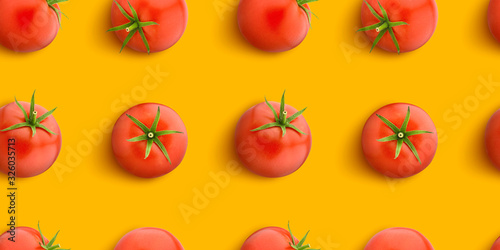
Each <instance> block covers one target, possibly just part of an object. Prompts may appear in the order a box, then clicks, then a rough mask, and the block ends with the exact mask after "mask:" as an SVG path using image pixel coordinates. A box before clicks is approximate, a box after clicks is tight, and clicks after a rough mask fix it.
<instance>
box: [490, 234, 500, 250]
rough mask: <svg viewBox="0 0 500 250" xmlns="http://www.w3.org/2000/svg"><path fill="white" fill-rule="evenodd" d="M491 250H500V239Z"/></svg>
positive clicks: (499, 238)
mask: <svg viewBox="0 0 500 250" xmlns="http://www.w3.org/2000/svg"><path fill="white" fill-rule="evenodd" d="M491 250H500V237H498V239H497V240H496V241H495V243H493V246H492V247H491Z"/></svg>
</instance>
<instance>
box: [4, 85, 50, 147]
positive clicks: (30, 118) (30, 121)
mask: <svg viewBox="0 0 500 250" xmlns="http://www.w3.org/2000/svg"><path fill="white" fill-rule="evenodd" d="M35 92H36V91H35ZM35 92H33V95H32V96H31V104H30V113H29V115H28V114H27V113H26V110H25V109H24V107H23V106H22V105H21V104H20V103H19V102H18V101H17V99H16V98H15V97H14V100H16V104H17V106H18V107H19V108H20V109H21V110H22V111H23V115H24V120H25V121H24V122H22V123H18V124H15V125H12V126H10V127H8V128H6V129H2V130H0V132H5V131H10V130H14V129H18V128H22V127H30V128H31V131H32V135H31V136H32V137H34V136H35V134H36V129H37V128H41V129H43V130H45V131H47V132H48V133H51V134H53V135H56V133H54V132H52V131H51V130H50V129H48V128H47V127H45V125H43V124H41V122H42V121H43V120H45V119H47V117H49V116H50V115H52V113H54V111H55V110H56V108H54V109H52V110H51V111H49V112H47V113H45V114H43V115H42V116H40V117H38V118H37V117H36V116H37V114H38V113H37V111H36V110H35Z"/></svg>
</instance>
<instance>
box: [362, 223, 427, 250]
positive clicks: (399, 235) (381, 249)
mask: <svg viewBox="0 0 500 250" xmlns="http://www.w3.org/2000/svg"><path fill="white" fill-rule="evenodd" d="M433 249H434V247H432V245H431V243H430V242H429V240H428V239H427V238H425V236H424V235H422V234H421V233H420V232H418V231H417V230H414V229H411V228H404V227H393V228H388V229H385V230H382V231H380V232H379V233H377V234H376V235H375V236H373V237H372V238H371V239H370V241H369V242H368V244H366V246H365V250H433Z"/></svg>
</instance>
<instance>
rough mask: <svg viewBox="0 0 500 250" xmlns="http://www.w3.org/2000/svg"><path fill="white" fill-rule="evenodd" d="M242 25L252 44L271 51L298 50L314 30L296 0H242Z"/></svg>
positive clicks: (240, 16) (239, 7) (239, 19)
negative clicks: (297, 47)
mask: <svg viewBox="0 0 500 250" xmlns="http://www.w3.org/2000/svg"><path fill="white" fill-rule="evenodd" d="M304 6H305V7H306V8H308V9H309V6H308V5H307V4H305V5H304ZM238 26H239V28H240V32H241V34H242V35H243V36H244V37H245V39H246V40H247V41H248V42H249V43H251V44H252V45H253V46H255V47H256V48H258V49H261V50H264V51H269V52H281V51H286V50H290V49H293V48H295V47H296V46H298V45H299V44H300V43H301V42H302V41H303V40H304V38H305V37H306V35H307V32H308V31H309V27H310V25H309V20H308V18H307V14H306V12H305V11H304V10H303V9H302V8H300V6H299V5H298V4H297V1H296V0H272V1H261V0H241V1H240V4H239V6H238Z"/></svg>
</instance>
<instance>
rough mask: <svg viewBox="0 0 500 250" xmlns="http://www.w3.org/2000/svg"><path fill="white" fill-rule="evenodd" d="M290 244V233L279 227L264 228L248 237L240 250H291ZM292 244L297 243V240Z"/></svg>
mask: <svg viewBox="0 0 500 250" xmlns="http://www.w3.org/2000/svg"><path fill="white" fill-rule="evenodd" d="M290 243H292V237H291V235H290V232H288V231H287V230H285V229H283V228H280V227H266V228H262V229H260V230H258V231H257V232H255V233H253V234H252V235H250V237H248V239H247V240H246V241H245V243H243V246H242V247H241V250H293V249H294V248H292V247H291V246H290ZM293 243H295V244H297V243H298V240H297V238H294V242H293Z"/></svg>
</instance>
